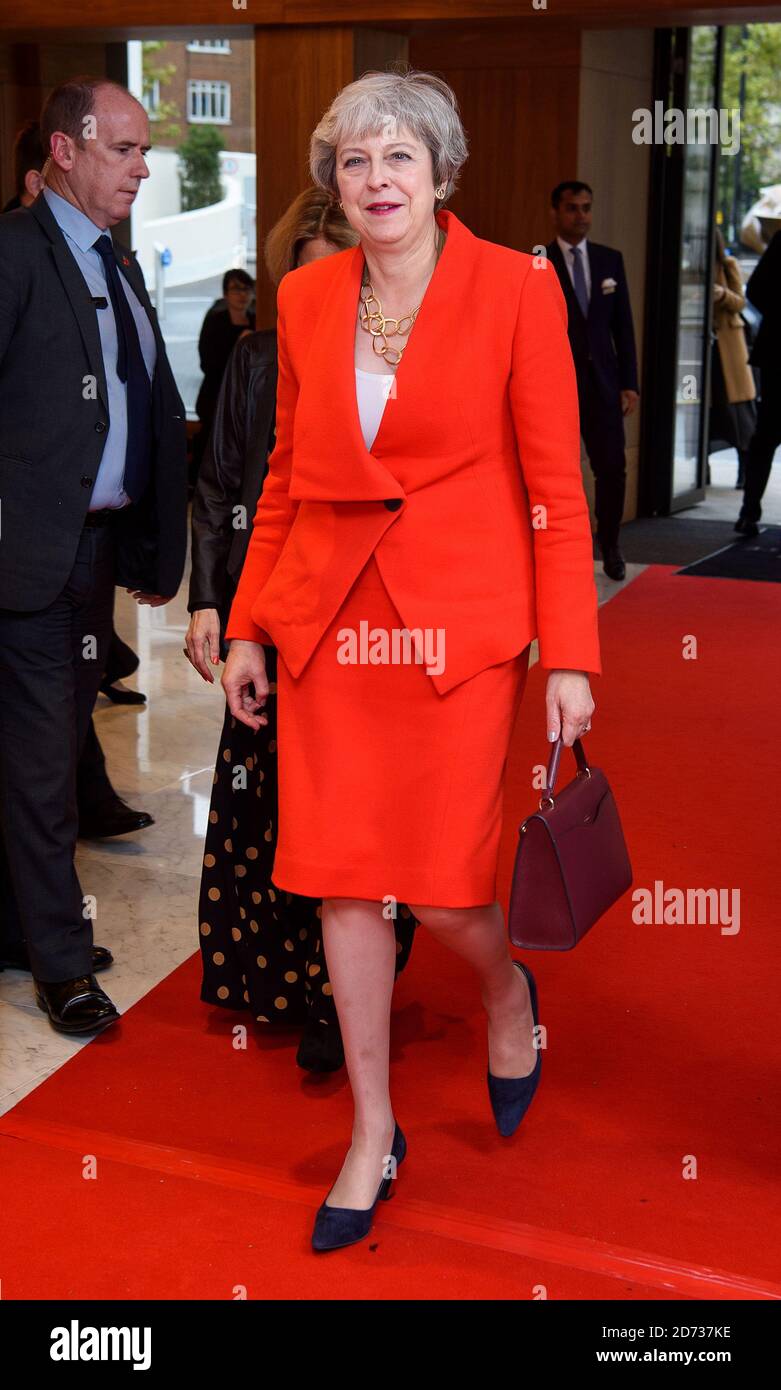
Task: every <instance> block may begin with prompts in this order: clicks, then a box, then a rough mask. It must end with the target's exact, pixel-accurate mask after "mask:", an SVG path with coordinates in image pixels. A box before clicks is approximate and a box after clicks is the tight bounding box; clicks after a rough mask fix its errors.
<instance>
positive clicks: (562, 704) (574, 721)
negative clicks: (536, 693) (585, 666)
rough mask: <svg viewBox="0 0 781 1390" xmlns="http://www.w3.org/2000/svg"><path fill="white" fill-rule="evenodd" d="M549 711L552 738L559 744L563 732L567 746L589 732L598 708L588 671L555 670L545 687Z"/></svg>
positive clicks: (549, 731) (549, 726)
mask: <svg viewBox="0 0 781 1390" xmlns="http://www.w3.org/2000/svg"><path fill="white" fill-rule="evenodd" d="M545 705H546V708H547V712H548V739H549V741H550V742H551V743H555V741H556V739H557V738H558V737H559V734H561V735H562V738H563V742H564V746H565V748H571V747H572V745H573V743H574V742H575V739H576V738H580V736H581V734H587V733H588V731H589V729H590V728H591V716H592V714H593V713H594V710H595V708H596V706H595V704H594V701H593V699H592V697H591V689H590V687H589V683H588V676H587V674H586V672H585V671H551V672H550V674H549V676H548V684H547V687H546V690H545Z"/></svg>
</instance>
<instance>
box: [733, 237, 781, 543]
mask: <svg viewBox="0 0 781 1390" xmlns="http://www.w3.org/2000/svg"><path fill="white" fill-rule="evenodd" d="M746 294H747V296H748V298H749V299H750V300H751V303H752V304H753V305H754V307H755V309H758V310H759V312H760V314H761V315H762V322H761V324H760V325H759V332H758V333H757V336H756V340H755V342H754V346H753V347H752V349H751V355H750V357H749V362H750V363H751V365H752V367H759V370H760V394H759V402H758V404H757V427H756V430H755V432H754V436H753V438H752V440H751V443H750V445H749V449H748V457H747V459H746V486H745V489H744V492H743V505H742V506H741V509H740V515H739V517H738V519H737V521H736V522H735V530H736V531H739V532H740V534H741V535H742V536H756V535H757V534H758V532H759V526H758V524H757V523H758V521H759V519H760V517H761V516H762V498H763V496H764V493H765V488H766V487H767V483H768V479H769V477H770V470H771V468H772V467H773V456H774V454H775V452H776V449H777V448H778V446H779V444H781V392H779V389H778V388H779V386H780V385H781V232H776V234H775V236H774V237H773V240H772V241H771V242H770V245H769V246H768V248H767V250H766V252H765V254H764V255H763V257H762V259H761V261H759V262H758V263H757V265H755V267H754V270H753V273H752V275H751V279H750V280H749V282H748V284H747V286H746Z"/></svg>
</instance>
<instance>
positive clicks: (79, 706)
mask: <svg viewBox="0 0 781 1390" xmlns="http://www.w3.org/2000/svg"><path fill="white" fill-rule="evenodd" d="M113 608H114V539H113V532H112V528H111V525H110V524H109V525H107V526H100V527H85V529H84V531H83V532H82V535H81V537H80V540H79V546H78V550H77V553H76V559H75V562H74V565H73V569H72V571H71V573H70V575H69V577H68V581H67V583H66V584H65V587H64V588H63V590H62V592H61V593H60V594H59V596H58V597H57V598H56V599H55V600H54V602H53V603H51V604H50V605H49V607H48V608H44V609H41V610H40V611H38V612H34V613H16V612H12V611H11V610H9V609H0V838H1V839H2V843H3V846H4V850H5V855H4V862H3V863H2V864H1V865H0V877H2V876H4V875H5V876H7V882H6V883H5V884H0V889H1V890H2V891H3V893H4V895H10V897H11V899H12V901H10V902H9V901H8V897H6V901H5V904H4V912H3V917H4V924H3V927H4V931H5V932H6V935H7V938H8V939H9V941H11V942H15V941H17V940H18V939H19V938H21V939H23V940H25V941H26V943H27V948H28V951H29V954H30V963H31V966H32V971H33V974H34V975H35V976H36V977H37V978H38V979H40V980H44V981H47V982H51V983H54V982H57V981H61V980H69V979H74V978H75V977H76V976H79V975H87V974H90V973H91V969H92V967H91V959H90V947H91V946H92V918H91V915H90V911H89V907H88V906H87V907H85V905H84V903H83V895H82V888H81V885H80V883H79V880H78V876H77V874H76V869H75V866H74V862H73V860H74V853H75V849H76V837H77V832H78V812H77V807H76V771H77V766H78V762H79V757H80V755H81V751H82V748H83V747H84V743H85V740H86V737H87V732H88V729H89V725H90V719H91V716H92V709H93V706H94V704H95V698H96V696H97V692H98V686H99V684H100V680H101V676H102V673H103V670H104V667H105V664H106V657H107V652H108V645H109V641H110V638H111V629H112V617H113ZM5 908H7V909H8V910H7V911H6V910H5Z"/></svg>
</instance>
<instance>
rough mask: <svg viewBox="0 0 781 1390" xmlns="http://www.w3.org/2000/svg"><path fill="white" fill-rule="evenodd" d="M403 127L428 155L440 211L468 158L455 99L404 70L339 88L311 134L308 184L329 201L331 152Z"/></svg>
mask: <svg viewBox="0 0 781 1390" xmlns="http://www.w3.org/2000/svg"><path fill="white" fill-rule="evenodd" d="M389 124H390V125H391V128H393V124H395V126H396V127H398V128H400V127H402V126H403V127H404V128H405V129H406V130H409V131H410V132H411V134H412V135H414V137H415V139H416V140H420V141H422V143H423V144H425V145H427V146H428V148H429V150H430V152H431V166H432V171H433V175H434V187H435V188H440V187H441V186H442V184H444V185H445V196H444V198H438V199H437V205H438V206H440V207H441V206H442V204H443V203H444V202H446V200H447V199H448V198H449V197H450V195H451V194H452V192H453V190H454V189H455V187H456V182H457V179H458V173H459V170H460V169H461V166H462V164H464V163H465V161H466V159H467V156H468V153H469V151H468V148H467V140H466V135H465V133H464V127H463V126H462V124H461V117H460V115H459V111H458V102H457V101H456V96H455V93H454V92H453V90H452V88H451V87H449V86H448V84H447V82H445V81H443V79H442V78H441V77H435V76H434V75H433V73H430V72H418V71H416V70H415V69H414V68H409V69H407V70H406V71H404V72H394V71H388V72H365V73H363V75H362V76H361V77H359V78H358V79H357V81H355V82H350V83H349V84H348V86H346V87H343V88H342V90H341V91H340V92H339V94H338V96H336V97H335V98H334V100H333V101H332V102H331V105H330V106H329V108H328V110H327V111H326V113H325V115H324V116H323V118H322V120H321V121H320V123H319V125H318V126H317V127H316V129H315V130H314V131H313V132H312V139H311V141H310V146H309V168H310V170H311V174H312V179H313V182H314V183H315V184H317V185H319V187H320V188H325V189H327V191H328V192H329V193H331V194H332V195H333V196H334V197H337V198H338V196H339V190H338V185H337V182H336V149H337V146H338V145H339V144H340V143H344V141H345V140H347V139H348V138H350V139H354V140H361V139H364V138H365V137H366V136H369V135H378V134H380V133H381V131H382V130H383V129H384V128H385V127H386V126H388V125H389Z"/></svg>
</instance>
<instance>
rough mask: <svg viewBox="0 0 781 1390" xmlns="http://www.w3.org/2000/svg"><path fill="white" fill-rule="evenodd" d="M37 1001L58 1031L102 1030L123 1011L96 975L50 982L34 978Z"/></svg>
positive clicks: (93, 1031)
mask: <svg viewBox="0 0 781 1390" xmlns="http://www.w3.org/2000/svg"><path fill="white" fill-rule="evenodd" d="M33 984H34V985H35V1002H36V1003H37V1005H38V1008H39V1009H42V1010H43V1012H44V1013H45V1014H48V1015H49V1022H50V1023H51V1025H52V1028H55V1029H56V1030H57V1032H58V1033H69V1034H71V1033H102V1031H103V1029H104V1028H108V1027H110V1025H111V1024H112V1023H117V1022H118V1020H119V1014H118V1013H117V1010H116V1009H115V1008H114V1005H113V1004H112V1002H111V1000H110V999H109V997H108V995H107V994H104V993H103V990H102V989H101V988H100V985H99V984H98V982H97V980H96V979H95V976H94V975H80V976H79V977H78V979H76V980H63V981H62V982H58V983H57V984H46V983H45V982H44V981H42V980H36V979H35V978H33Z"/></svg>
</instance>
